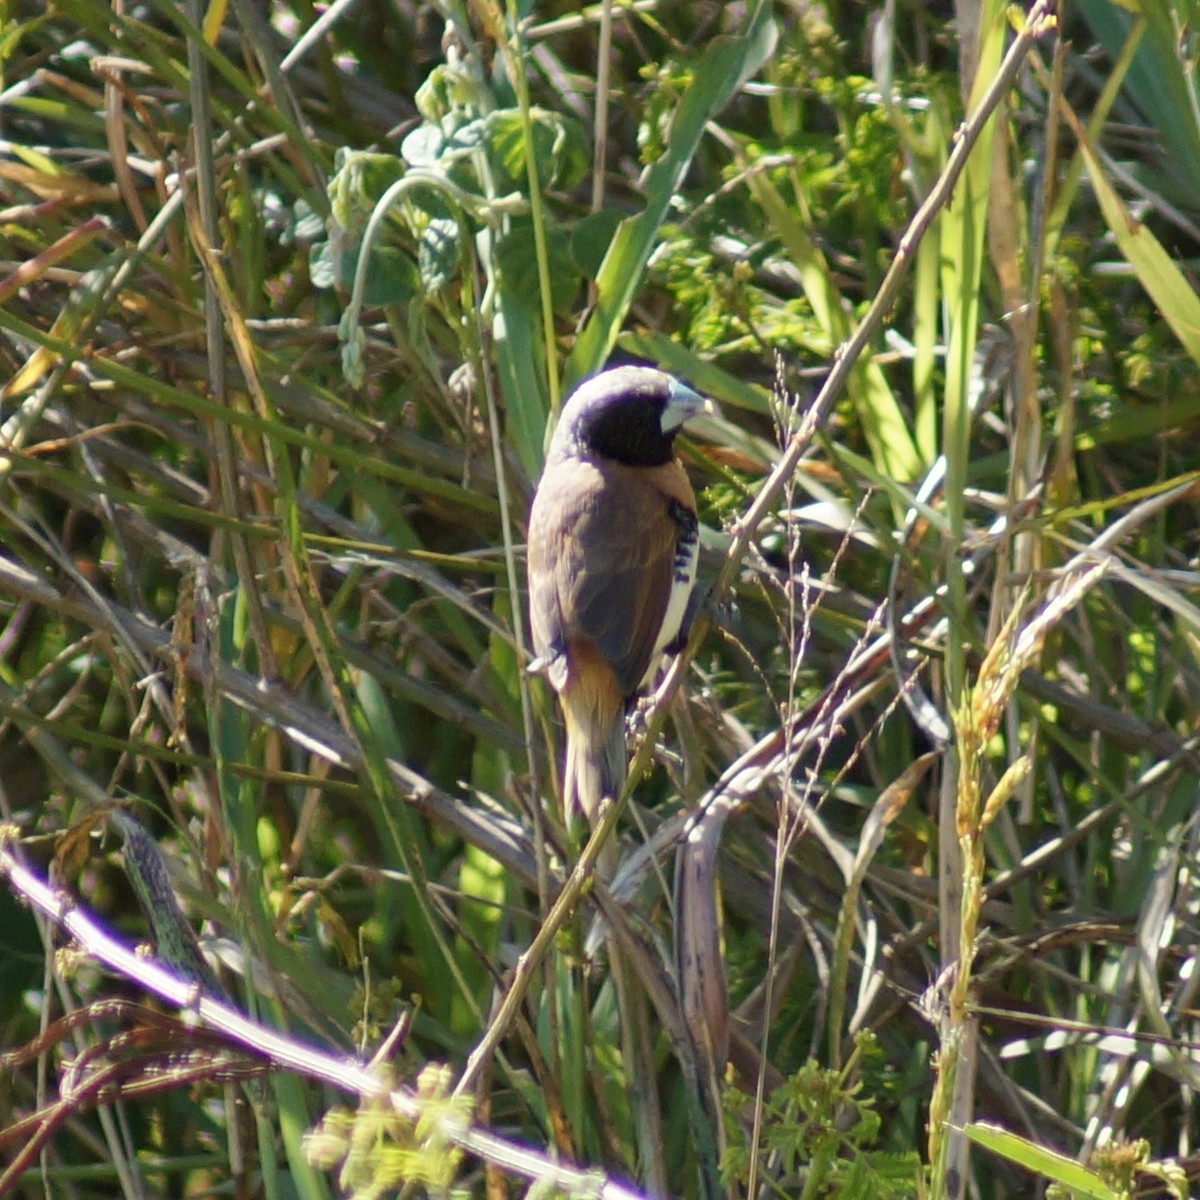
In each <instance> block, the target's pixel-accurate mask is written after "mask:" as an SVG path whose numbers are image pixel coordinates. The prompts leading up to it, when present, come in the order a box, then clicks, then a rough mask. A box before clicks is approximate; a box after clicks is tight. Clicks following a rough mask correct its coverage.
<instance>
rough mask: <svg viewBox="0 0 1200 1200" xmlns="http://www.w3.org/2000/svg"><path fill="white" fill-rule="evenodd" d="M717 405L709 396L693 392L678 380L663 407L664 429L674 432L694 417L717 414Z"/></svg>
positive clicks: (667, 431)
mask: <svg viewBox="0 0 1200 1200" xmlns="http://www.w3.org/2000/svg"><path fill="white" fill-rule="evenodd" d="M716 412H717V406H716V405H715V404H713V402H712V401H711V400H710V399H709V398H708V397H707V396H701V395H700V393H699V392H693V391H692V389H691V388H690V387H686V386H684V384H682V383H679V382H678V381H676V382H675V383H673V384H672V385H671V391H670V394H669V396H668V397H667V406H666V408H664V409H663V415H662V422H661V424H662V431H663V433H674V432H675V431H676V430H677V429H680V428H682V426H683V425H684V424H685V423H686V422H687V421H690V420H691V419H692V418H693V417H699V416H701V415H704V416H710V417H711V416H715V415H716Z"/></svg>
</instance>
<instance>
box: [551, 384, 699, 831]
mask: <svg viewBox="0 0 1200 1200" xmlns="http://www.w3.org/2000/svg"><path fill="white" fill-rule="evenodd" d="M713 411H714V408H713V404H712V402H711V401H710V400H708V399H707V398H705V397H703V396H701V395H700V394H698V393H697V392H695V391H693V390H692V389H691V388H689V387H687V386H686V385H684V384H682V383H680V382H679V381H678V380H676V379H675V378H673V377H672V376H670V375H668V374H666V373H665V372H663V371H659V370H656V369H654V368H652V367H645V366H620V367H612V368H609V369H608V370H604V371H601V372H600V373H599V374H597V375H594V376H592V377H591V378H590V379H587V380H585V381H584V382H583V383H582V384H580V385H579V387H578V388H576V389H575V391H574V392H572V394H571V395H570V396H569V397H568V399H567V402H566V403H565V404H564V405H563V408H562V413H561V415H560V417H559V421H558V425H557V427H556V428H555V431H554V436H553V438H552V439H551V442H550V446H549V450H548V452H547V456H546V464H545V468H544V470H543V472H542V476H541V479H540V480H539V481H538V485H537V489H536V491H535V493H534V498H533V503H532V507H531V509H530V514H529V527H528V529H529V534H528V570H529V615H530V625H531V628H532V633H533V650H534V655H535V657H534V660H533V662H532V663H531V664H530V669H531V670H534V671H541V672H543V673H544V674H545V675H546V677H547V679H548V680H549V682H550V686H551V687H552V688H553V689H554V691H555V692H556V693H557V695H558V701H559V704H560V706H561V708H562V712H563V720H564V724H565V726H566V735H567V752H566V763H565V768H564V771H563V789H562V793H563V808H564V811H565V814H566V817H567V819H568V821H570V820H571V819H573V818H574V817H575V816H576V815H577V814H578V813H580V812H582V814H583V816H584V817H585V818H586V819H587V821H588V823H589V825H594V824H595V822H596V820H597V818H598V816H599V813H600V811H601V807H602V804H603V802H604V801H605V800H606V799H613V798H615V797H616V796H617V795H618V793H619V792H620V790H621V785H622V784H623V783H624V780H625V773H626V766H627V764H626V745H625V716H626V713H627V712H628V711H629V709H630V708H631V707H632V706H633V704H634V703H635V702H636V699H637V697H638V695H639V693H641V692H642V691H643V690H645V688H646V687H648V686H649V684H650V683H652V682H653V679H654V676H655V673H656V671H657V669H658V667H659V665H660V664H661V662H662V658H663V655H664V654H669V653H677V652H678V651H679V650H680V649H682V647H683V644H684V642H685V641H686V639H687V632H688V630H687V624H688V621H689V619H690V615H691V607H690V601H691V597H692V592H693V589H694V586H695V582H696V564H697V560H698V558H699V549H700V539H699V523H698V520H697V516H696V497H695V494H694V492H693V490H692V485H691V483H690V482H689V481H688V477H687V474H686V473H685V471H684V469H683V464H682V463H681V462H680V461H679V459H678V457H677V456H676V454H675V448H674V442H675V436H676V434H678V432H679V431H680V429H681V428H682V427H683V425H684V423H685V422H687V421H689V420H691V419H692V418H693V417H696V416H699V415H700V414H702V413H711V412H713Z"/></svg>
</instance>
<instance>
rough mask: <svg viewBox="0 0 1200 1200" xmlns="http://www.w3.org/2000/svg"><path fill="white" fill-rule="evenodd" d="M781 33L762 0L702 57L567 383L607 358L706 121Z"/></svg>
mask: <svg viewBox="0 0 1200 1200" xmlns="http://www.w3.org/2000/svg"><path fill="white" fill-rule="evenodd" d="M777 36H778V31H777V28H776V25H775V19H774V17H773V16H772V14H771V10H770V7H769V6H768V5H766V4H764V3H759V4H758V5H757V6H756V7H755V10H754V13H753V15H752V16H751V17H750V19H749V21H748V22H747V24H746V27H745V29H744V31H743V32H742V33H739V34H733V35H729V36H724V37H717V38H713V40H712V41H711V42H710V43H709V45H708V49H707V50H706V51H705V52H704V54H703V56H702V57H701V59H700V61H699V62H698V63H697V64H696V67H695V70H694V72H693V75H692V80H691V83H689V84H688V87H687V90H686V91H685V92H684V94H683V97H682V98H681V99H680V102H679V107H678V108H677V109H676V110H675V116H674V119H673V120H672V122H671V133H670V141H669V143H668V145H667V148H666V150H665V151H664V152H663V154H662V156H661V157H660V158H659V159H658V161H657V162H655V164H654V165H653V166H652V167H651V168H650V169H649V171H647V172H646V182H645V195H646V205H645V207H644V208H643V209H642V211H641V212H640V213H638V214H637V215H636V216H634V217H629V218H628V219H627V220H625V221H622V222H621V225H620V228H619V229H618V231H617V235H616V237H615V238H614V239H613V242H612V245H611V246H610V247H609V249H608V253H607V254H606V255H605V258H604V263H603V265H602V266H601V268H600V274H599V278H598V279H597V297H596V306H595V308H594V309H593V311H592V315H591V318H590V319H589V320H588V323H587V325H586V326H585V327H584V329H583V332H582V333H581V334H580V335H579V338H578V339H577V340H576V342H575V348H574V351H573V352H572V354H571V358H570V360H569V362H568V363H567V368H566V377H565V379H564V385H565V390H566V391H569V390H570V388H571V387H572V386H573V385H574V384H575V383H578V382H579V381H580V380H581V379H585V378H586V377H587V376H589V375H591V374H593V373H594V372H595V371H597V370H598V369H599V368H600V367H601V366H602V365H603V364H604V360H605V359H606V358H607V357H608V355H609V353H610V351H611V350H612V348H613V345H614V343H615V342H616V340H617V334H618V333H620V331H621V326H622V324H624V321H625V317H626V316H627V315H628V313H629V307H630V305H631V304H632V303H633V298H634V296H636V295H637V292H638V289H639V288H640V287H641V285H642V280H643V278H644V275H645V271H646V264H647V262H649V260H650V252H651V250H652V249H653V248H654V242H655V239H656V238H657V237H658V233H659V230H660V228H661V227H662V223H663V220H664V219H665V217H666V215H667V212H668V210H669V208H670V205H671V202H672V200H673V199H674V197H675V196H676V194H677V192H678V189H679V184H680V182H681V180H682V179H683V174H684V172H685V171H686V170H687V168H688V166H689V164H690V163H691V161H692V158H693V157H694V155H695V153H696V149H697V147H698V146H699V144H700V139H701V137H702V136H703V134H704V129H705V126H706V125H707V124H708V122H709V121H710V120H712V118H713V117H714V116H716V114H717V113H719V112H720V111H721V109H722V108H724V107H725V105H726V104H727V103H728V102H729V99H730V97H731V96H733V94H734V93H735V92H736V91H737V89H738V88H739V87H741V85H742V84H743V83H744V82H745V81H746V80H747V79H749V78H750V76H752V75H753V74H754V73H755V72H756V71H757V70H758V69H759V68H760V67H761V66H762V64H763V63H764V62H766V60H767V59H768V58H769V57H770V55H771V52H772V51H773V50H774V48H775V43H776V39H777Z"/></svg>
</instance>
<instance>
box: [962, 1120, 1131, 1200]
mask: <svg viewBox="0 0 1200 1200" xmlns="http://www.w3.org/2000/svg"><path fill="white" fill-rule="evenodd" d="M967 1137H969V1138H970V1139H971V1141H973V1142H974V1143H975V1145H977V1146H982V1147H983V1148H984V1149H985V1150H990V1151H992V1153H993V1154H999V1155H1001V1156H1002V1157H1004V1158H1007V1159H1008V1160H1009V1162H1015V1163H1016V1164H1017V1165H1018V1166H1021V1167H1025V1168H1026V1170H1029V1171H1034V1172H1036V1173H1037V1174H1038V1175H1044V1176H1045V1177H1046V1178H1047V1179H1052V1180H1054V1182H1055V1183H1059V1184H1062V1186H1063V1187H1066V1188H1070V1189H1071V1191H1073V1192H1075V1193H1076V1194H1077V1195H1080V1196H1086V1197H1088V1200H1121V1198H1120V1196H1118V1195H1117V1193H1116V1192H1114V1191H1113V1190H1112V1188H1110V1187H1109V1186H1108V1184H1107V1183H1105V1182H1104V1180H1103V1179H1101V1178H1100V1176H1099V1175H1097V1174H1096V1172H1095V1171H1090V1170H1088V1168H1087V1167H1085V1166H1083V1165H1082V1164H1081V1163H1078V1162H1076V1161H1075V1160H1074V1159H1073V1158H1067V1156H1066V1155H1065V1154H1059V1153H1058V1151H1057V1150H1049V1149H1047V1148H1046V1147H1045V1146H1039V1145H1037V1144H1036V1143H1035V1142H1031V1141H1029V1140H1028V1138H1023V1137H1021V1136H1020V1135H1019V1134H1016V1133H1009V1131H1008V1130H1007V1129H1002V1128H1001V1127H1000V1126H999V1125H992V1124H990V1123H989V1122H987V1121H973V1122H972V1123H971V1124H970V1125H968V1126H967Z"/></svg>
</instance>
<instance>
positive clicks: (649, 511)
mask: <svg viewBox="0 0 1200 1200" xmlns="http://www.w3.org/2000/svg"><path fill="white" fill-rule="evenodd" d="M680 474H681V475H682V470H681V471H680ZM670 499H671V497H669V496H668V495H666V494H664V492H663V491H662V490H661V488H660V487H658V486H656V482H655V474H654V472H648V471H645V470H640V469H638V468H631V467H624V466H621V465H619V464H615V463H608V462H604V463H596V462H593V461H589V460H584V459H573V460H571V461H569V462H566V463H562V464H558V465H556V466H554V467H553V468H551V469H550V470H549V471H548V472H547V473H546V475H544V476H543V478H542V481H541V483H540V484H539V485H538V493H537V498H536V500H535V502H534V508H533V512H532V514H531V517H530V527H529V587H530V614H531V620H532V625H533V637H534V648H535V650H536V652H537V654H538V656H539V658H542V659H544V660H545V661H546V663H547V665H548V668H549V673H550V681H551V683H552V684H553V685H554V686H555V687H556V688H557V689H558V690H560V691H561V690H562V686H563V685H565V683H566V668H567V659H568V657H569V651H570V647H571V646H572V645H573V644H579V643H584V644H590V645H591V646H592V647H594V648H595V650H596V651H598V652H599V654H600V655H601V657H602V658H603V659H604V660H605V661H606V662H607V663H608V664H609V666H610V667H611V668H612V671H613V673H614V674H615V676H616V679H617V683H618V687H619V688H620V692H621V695H622V696H623V697H625V698H626V699H628V698H630V697H631V696H633V695H634V693H635V692H636V691H637V689H638V687H639V685H640V684H641V682H642V679H643V677H644V676H645V674H646V671H647V669H648V668H649V666H650V659H651V656H652V655H653V653H654V648H655V645H656V643H657V641H658V636H659V633H660V631H661V629H662V623H663V618H664V616H665V614H666V610H667V602H668V599H669V597H670V592H671V583H672V568H673V564H674V556H675V547H676V543H677V540H678V537H679V530H678V525H677V523H676V521H675V520H674V518H673V517H672V515H671V508H670ZM556 669H557V671H558V672H561V674H560V678H559V679H558V680H556V678H555V674H556Z"/></svg>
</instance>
